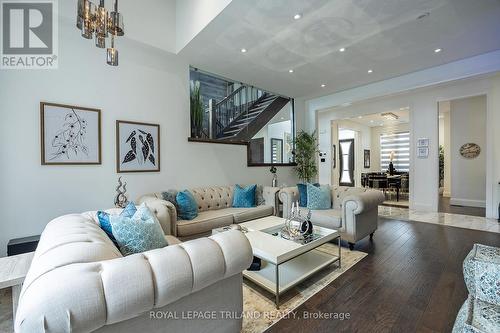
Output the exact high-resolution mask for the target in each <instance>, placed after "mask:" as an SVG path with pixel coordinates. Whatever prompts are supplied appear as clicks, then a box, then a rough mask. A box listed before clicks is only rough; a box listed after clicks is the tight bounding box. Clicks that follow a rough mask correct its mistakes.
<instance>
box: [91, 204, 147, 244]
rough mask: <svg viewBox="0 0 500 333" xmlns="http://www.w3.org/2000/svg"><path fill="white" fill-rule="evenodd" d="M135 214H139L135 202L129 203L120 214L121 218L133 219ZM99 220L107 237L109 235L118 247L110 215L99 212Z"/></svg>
mask: <svg viewBox="0 0 500 333" xmlns="http://www.w3.org/2000/svg"><path fill="white" fill-rule="evenodd" d="M135 212H137V208H136V207H135V204H134V203H133V202H129V203H128V205H127V206H126V207H125V208H124V209H123V210H122V212H121V213H120V216H124V217H132V216H134V214H135ZM97 218H98V220H99V226H100V227H101V229H102V230H103V231H104V232H105V233H106V235H108V237H109V239H111V240H112V241H113V243H115V245H118V243H117V242H116V239H115V236H113V229H112V228H111V223H110V222H109V214H108V213H106V212H103V211H98V212H97Z"/></svg>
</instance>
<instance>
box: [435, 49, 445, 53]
mask: <svg viewBox="0 0 500 333" xmlns="http://www.w3.org/2000/svg"><path fill="white" fill-rule="evenodd" d="M441 51H443V50H442V49H439V48H438V49H435V50H434V53H439V52H441Z"/></svg>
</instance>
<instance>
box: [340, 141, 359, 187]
mask: <svg viewBox="0 0 500 333" xmlns="http://www.w3.org/2000/svg"><path fill="white" fill-rule="evenodd" d="M339 162H340V179H339V184H340V186H349V187H354V184H355V182H354V138H352V139H342V140H339Z"/></svg>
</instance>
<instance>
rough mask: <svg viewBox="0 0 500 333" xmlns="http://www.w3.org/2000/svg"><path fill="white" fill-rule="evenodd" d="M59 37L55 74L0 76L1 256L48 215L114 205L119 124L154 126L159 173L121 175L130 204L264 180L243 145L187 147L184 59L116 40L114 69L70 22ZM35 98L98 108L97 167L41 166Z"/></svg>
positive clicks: (285, 173)
mask: <svg viewBox="0 0 500 333" xmlns="http://www.w3.org/2000/svg"><path fill="white" fill-rule="evenodd" d="M59 31H60V37H59V38H60V39H59V48H60V52H59V69H57V70H38V71H31V70H10V71H0V113H1V115H2V120H1V122H0V142H1V143H0V149H1V152H2V154H1V157H0V210H1V212H2V223H1V225H0V256H3V255H5V253H6V245H7V241H8V240H9V239H12V238H16V237H23V236H29V235H35V234H39V233H40V232H41V231H42V230H43V228H44V226H45V225H46V224H47V222H49V221H50V220H51V219H52V218H54V217H57V216H60V215H62V214H67V213H74V212H82V211H86V210H95V209H104V208H109V207H111V206H112V205H113V196H114V194H115V192H114V191H115V190H114V188H115V185H116V181H117V177H118V175H117V174H116V171H115V121H116V120H117V119H120V120H131V121H142V122H150V123H158V124H160V126H161V169H162V170H161V172H159V173H138V174H122V176H123V178H124V180H125V181H126V182H127V183H128V190H129V197H130V198H131V199H136V198H137V197H138V196H139V195H141V194H143V193H146V192H152V191H161V190H165V189H168V188H186V187H193V186H204V185H216V184H234V183H263V184H270V183H271V179H272V177H271V175H270V173H269V170H268V168H259V167H253V168H248V167H247V166H246V163H247V159H246V147H244V146H236V145H218V144H202V143H188V142H187V137H188V135H189V83H188V76H189V73H188V64H187V63H185V62H184V61H183V60H182V59H181V58H179V57H178V56H175V55H173V54H170V53H167V52H164V51H161V50H159V49H154V48H152V47H148V46H145V45H143V44H140V43H138V42H133V41H130V40H127V39H125V38H123V39H121V42H120V66H119V67H116V68H113V67H110V66H108V65H106V61H105V53H104V52H103V51H102V50H99V49H96V48H95V47H94V46H93V45H92V43H91V42H90V41H88V40H84V39H83V38H81V37H80V36H79V33H78V30H77V29H76V28H75V27H74V24H73V22H69V21H68V22H62V21H61V23H60V29H59ZM41 101H47V102H54V103H63V104H72V105H79V106H87V107H95V108H99V109H101V110H102V165H100V166H42V165H41V164H40V119H39V112H40V111H39V103H40V102H41ZM302 104H303V103H302ZM301 108H302V109H303V106H301ZM278 177H279V180H280V184H282V183H286V184H294V183H296V181H297V180H296V178H295V176H294V175H293V172H292V168H290V167H279V168H278Z"/></svg>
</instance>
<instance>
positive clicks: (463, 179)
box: [450, 96, 486, 207]
mask: <svg viewBox="0 0 500 333" xmlns="http://www.w3.org/2000/svg"><path fill="white" fill-rule="evenodd" d="M450 122H451V126H450V128H451V147H450V148H451V198H450V203H451V204H452V205H461V206H472V207H485V205H486V202H485V201H486V191H485V189H486V154H485V153H484V151H483V152H482V153H481V154H479V156H478V157H476V158H474V159H466V158H464V157H462V156H461V155H460V147H461V146H462V145H464V144H466V143H476V144H478V145H479V147H481V149H484V148H485V147H486V96H476V97H469V98H462V99H457V100H453V101H451V103H450Z"/></svg>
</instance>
